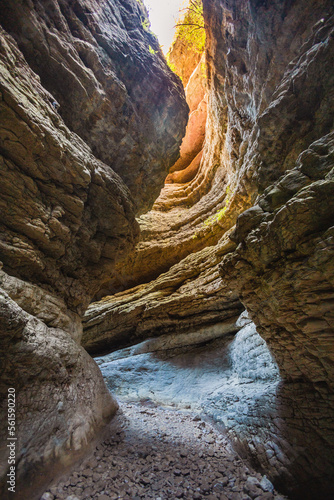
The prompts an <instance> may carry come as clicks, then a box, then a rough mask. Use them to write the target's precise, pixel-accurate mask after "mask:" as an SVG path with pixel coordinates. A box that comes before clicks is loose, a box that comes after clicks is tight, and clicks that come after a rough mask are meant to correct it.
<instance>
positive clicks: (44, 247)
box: [0, 0, 187, 500]
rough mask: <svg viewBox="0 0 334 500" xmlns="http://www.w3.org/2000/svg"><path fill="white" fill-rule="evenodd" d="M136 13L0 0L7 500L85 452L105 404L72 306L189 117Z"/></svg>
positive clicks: (100, 276)
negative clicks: (11, 407)
mask: <svg viewBox="0 0 334 500" xmlns="http://www.w3.org/2000/svg"><path fill="white" fill-rule="evenodd" d="M144 14H145V10H144V9H143V7H142V6H141V5H140V3H138V2H136V1H135V0H133V1H132V0H128V1H126V2H123V1H122V2H118V1H115V2H112V1H105V2H98V3H94V2H89V1H86V2H84V1H81V2H65V1H60V2H56V1H55V2H48V3H47V4H46V3H45V2H38V1H36V2H32V1H28V2H25V1H24V2H23V1H22V2H20V1H18V2H15V3H8V2H1V9H0V23H1V24H2V25H3V27H4V28H5V29H6V30H7V31H9V32H10V34H9V33H8V32H6V31H5V30H4V29H3V28H2V27H1V28H0V38H1V40H0V68H1V69H0V72H1V79H0V91H1V93H0V99H1V100H0V104H1V107H0V116H1V121H0V154H1V156H0V165H1V199H0V210H1V223H0V232H1V237H0V260H1V270H0V287H1V315H0V317H1V326H0V330H1V338H2V340H1V347H0V357H1V386H0V394H1V443H2V445H1V446H2V448H1V456H0V457H1V461H0V476H1V493H0V496H1V498H4V499H5V498H7V497H10V495H11V494H12V493H11V492H9V491H8V484H7V483H6V481H7V479H8V478H7V476H6V474H7V472H8V467H9V464H8V460H7V459H8V449H7V447H6V443H7V437H8V429H7V420H8V419H7V391H8V388H10V387H12V388H14V389H15V391H16V428H15V437H16V438H17V441H16V444H15V445H16V450H15V451H16V453H15V455H16V462H15V476H16V493H15V498H18V499H21V498H22V499H24V500H25V499H27V498H31V499H33V498H36V497H38V494H39V493H40V492H41V491H43V489H45V486H46V485H47V484H48V482H49V481H50V480H52V479H54V478H55V477H57V475H59V474H61V473H63V472H64V470H67V469H68V468H69V467H71V466H72V465H73V462H74V461H75V460H77V459H79V458H80V457H82V456H83V455H84V454H85V453H87V449H89V447H90V446H91V444H92V443H94V441H96V440H97V439H98V438H99V437H100V435H101V433H102V431H103V429H104V428H105V426H106V424H107V423H108V422H109V421H110V419H111V418H112V416H113V415H114V414H115V411H116V409H117V403H116V402H115V400H114V399H113V398H112V396H111V395H110V393H109V392H108V390H107V389H106V386H105V384H104V382H103V379H102V376H101V373H100V371H99V369H98V367H97V366H96V363H95V362H94V360H93V359H92V358H90V356H89V355H88V354H87V352H86V351H85V350H84V349H83V348H82V347H81V346H80V342H81V336H82V323H81V317H82V314H83V312H84V311H85V309H86V307H87V305H88V303H89V302H90V300H91V297H92V296H93V295H94V294H96V293H97V291H98V290H99V288H100V287H101V285H102V284H103V282H104V281H105V280H107V279H110V275H112V273H113V272H114V269H115V265H116V262H117V260H118V259H119V258H120V256H122V258H123V257H124V255H126V254H127V253H128V252H129V251H130V250H131V249H132V248H133V247H134V245H135V243H136V241H137V240H138V236H139V228H138V224H137V222H136V220H135V213H136V212H138V211H140V210H143V209H144V208H145V207H146V208H147V207H148V206H150V204H151V203H152V201H153V200H154V198H155V196H156V194H154V192H156V193H158V192H159V189H160V186H159V184H161V182H162V180H163V178H164V176H165V175H166V171H167V169H168V167H169V165H170V164H171V163H173V162H174V161H175V160H176V158H177V153H178V148H179V145H180V142H181V138H182V135H183V132H184V127H185V121H186V115H187V105H186V103H185V100H184V97H183V90H182V87H181V84H180V82H179V80H178V79H177V78H176V77H175V76H174V75H173V74H172V73H171V72H170V70H169V69H168V67H167V65H166V63H165V62H164V60H163V58H162V55H161V53H160V52H159V50H158V49H157V50H155V49H152V47H151V50H150V43H151V44H152V46H153V47H156V45H157V41H156V40H155V38H154V37H153V35H151V34H150V33H148V32H147V26H146V24H145V25H144V20H145V19H146V18H145V16H144ZM12 35H13V36H12ZM14 38H15V39H14ZM15 40H16V41H15ZM124 61H125V62H124ZM142 120H143V121H142ZM143 123H145V127H144V126H143ZM153 129H154V130H153ZM147 134H148V135H147ZM165 134H167V136H166V139H167V140H166V142H164V143H162V142H161V141H160V139H159V137H161V136H162V135H163V136H164V137H165ZM169 134H170V135H169ZM168 135H169V138H168ZM107 153H108V154H109V156H108V154H107ZM144 165H146V166H147V168H148V170H146V167H144ZM135 167H136V168H135ZM114 169H115V170H118V171H119V172H120V173H121V175H118V173H116V172H115V171H114ZM149 172H151V174H152V175H151V177H150V181H149V182H148V181H147V180H145V179H147V176H148V175H149ZM122 177H123V178H122ZM127 185H128V186H127ZM142 186H143V187H145V186H147V187H149V189H148V190H147V191H145V190H144V188H143V187H142ZM140 193H141V194H140Z"/></svg>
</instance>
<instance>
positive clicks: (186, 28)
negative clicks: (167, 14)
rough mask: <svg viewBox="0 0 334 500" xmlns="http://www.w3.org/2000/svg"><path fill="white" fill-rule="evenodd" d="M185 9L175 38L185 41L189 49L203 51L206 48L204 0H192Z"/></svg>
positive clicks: (177, 26)
mask: <svg viewBox="0 0 334 500" xmlns="http://www.w3.org/2000/svg"><path fill="white" fill-rule="evenodd" d="M184 10H185V15H184V17H183V18H182V19H181V20H180V22H179V23H178V24H177V25H176V28H177V29H176V33H175V38H176V39H177V38H178V39H180V40H181V41H183V42H184V43H185V44H186V45H187V47H188V48H189V49H191V50H194V51H195V52H199V53H202V52H203V50H204V48H205V28H204V18H203V4H202V0H190V1H189V5H188V7H186V8H185V9H184Z"/></svg>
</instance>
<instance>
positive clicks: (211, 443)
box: [41, 403, 286, 500]
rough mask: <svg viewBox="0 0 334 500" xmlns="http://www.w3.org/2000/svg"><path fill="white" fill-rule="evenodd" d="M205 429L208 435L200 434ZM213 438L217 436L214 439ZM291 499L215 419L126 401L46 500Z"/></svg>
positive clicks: (47, 495)
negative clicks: (90, 450)
mask: <svg viewBox="0 0 334 500" xmlns="http://www.w3.org/2000/svg"><path fill="white" fill-rule="evenodd" d="M199 431H200V434H199ZM208 438H210V439H208ZM142 498H144V499H146V498H152V499H154V500H170V499H176V498H185V499H191V500H192V499H197V500H200V499H202V498H203V499H204V498H205V499H207V500H216V499H217V500H250V499H255V500H265V499H266V500H284V499H285V498H286V497H284V496H282V495H280V494H278V493H277V492H276V491H275V490H274V487H273V485H272V484H271V482H270V481H269V479H268V478H267V477H266V476H262V475H261V474H259V473H257V472H255V471H254V470H252V469H250V468H249V466H247V465H246V463H244V462H243V461H242V459H241V458H240V457H239V456H238V455H237V454H236V453H235V452H234V451H233V449H232V446H231V443H230V441H229V440H228V439H227V437H226V436H225V435H223V434H222V433H221V432H219V430H218V429H217V428H215V427H214V426H213V425H212V424H211V423H210V422H208V421H206V422H204V421H203V420H202V419H201V418H200V417H199V416H195V417H194V415H193V414H191V413H190V412H184V411H179V410H172V409H167V408H162V407H152V403H150V406H148V403H146V404H145V403H139V404H132V403H131V404H130V403H122V404H121V405H120V410H119V412H118V414H117V416H116V418H115V419H114V420H113V422H112V424H111V428H110V437H109V438H106V440H105V441H104V442H103V443H102V444H100V445H98V446H97V448H96V449H95V452H94V453H93V455H91V456H90V457H89V458H88V459H86V460H85V462H84V463H82V464H81V465H79V466H77V467H76V468H75V469H74V470H73V472H72V474H71V476H69V477H68V478H66V479H64V478H63V479H62V480H61V481H60V482H58V483H57V484H54V485H53V486H52V487H51V488H50V489H49V491H47V492H45V493H44V495H43V496H42V497H41V500H85V499H89V500H107V499H108V500H116V499H124V500H125V499H129V500H130V499H132V500H139V499H142Z"/></svg>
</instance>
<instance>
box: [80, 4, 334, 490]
mask: <svg viewBox="0 0 334 500" xmlns="http://www.w3.org/2000/svg"><path fill="white" fill-rule="evenodd" d="M203 4H204V16H205V25H206V28H207V51H206V61H207V96H208V97H207V101H208V109H207V112H208V114H207V122H206V139H205V144H204V149H203V155H202V158H201V161H200V166H199V168H198V170H197V172H196V175H195V177H194V178H193V179H192V180H190V181H189V182H185V183H183V184H174V183H173V184H167V185H166V186H165V188H164V190H163V191H162V193H161V195H160V197H159V200H158V202H157V204H156V205H155V207H154V210H152V211H150V212H148V213H147V214H144V215H142V216H141V217H140V220H139V224H140V227H141V229H142V237H141V241H140V242H139V243H138V244H137V247H136V252H135V253H132V254H130V255H129V257H128V259H127V260H126V261H124V262H126V265H125V266H123V267H122V266H121V265H118V273H119V274H118V276H117V277H115V278H114V279H113V281H112V283H111V286H110V288H109V290H108V291H109V293H115V292H119V293H117V294H116V295H115V296H112V297H109V298H105V299H104V300H103V301H101V302H99V303H95V304H92V305H91V306H90V308H89V310H88V312H87V317H86V320H85V328H84V329H85V332H84V339H85V340H84V342H85V343H87V348H88V349H91V350H92V352H100V353H101V352H103V346H106V348H107V349H110V350H116V349H117V343H118V342H119V341H121V343H122V345H123V346H126V345H129V344H131V343H134V342H136V341H142V340H144V339H145V337H146V338H147V337H150V336H158V335H163V336H164V335H166V334H168V333H170V332H169V331H168V328H169V325H171V329H172V331H173V332H174V333H175V334H177V332H180V333H181V334H182V335H184V334H194V332H200V335H202V334H203V331H209V329H210V328H214V325H216V324H220V326H221V324H222V323H225V322H226V323H225V324H227V323H228V322H229V321H232V322H234V325H236V323H235V321H236V318H237V313H236V311H234V314H233V315H232V314H231V315H230V316H224V313H223V312H222V310H223V307H224V306H222V305H223V304H224V303H225V308H226V309H230V310H231V311H232V308H231V304H232V302H233V304H234V305H235V306H237V304H239V305H238V306H237V307H239V308H240V309H239V311H240V310H241V307H242V306H241V304H240V303H239V302H238V300H240V301H241V302H242V303H243V304H244V305H245V306H246V307H247V310H248V311H249V313H250V316H251V318H252V320H253V321H254V323H255V324H256V327H257V329H258V332H259V333H260V334H261V335H262V336H263V338H264V339H265V340H266V341H267V344H268V347H269V349H270V351H271V353H272V354H273V355H274V357H275V360H276V362H277V366H278V368H279V371H280V374H281V377H282V380H281V381H280V383H279V384H278V385H277V386H276V387H275V396H274V397H273V399H272V406H271V410H270V411H271V417H270V421H271V423H272V425H268V426H266V425H264V421H263V420H262V419H261V418H260V417H259V416H257V417H255V418H254V420H252V422H251V420H249V421H248V424H247V425H243V424H242V425H241V421H240V422H238V420H237V418H235V419H233V418H231V419H229V418H228V419H227V420H226V423H225V425H226V428H227V429H228V432H230V433H231V434H232V435H233V436H234V439H235V441H234V443H235V446H237V447H238V448H239V449H240V450H241V451H242V453H243V454H244V455H245V456H248V457H250V458H251V459H252V460H253V461H254V463H256V464H257V466H258V467H259V468H261V469H262V470H263V471H265V472H266V473H267V474H268V475H269V476H270V478H271V479H272V480H273V481H274V483H275V485H276V486H277V487H278V488H280V489H281V490H282V491H284V492H287V493H288V495H290V496H291V497H292V498H302V499H307V498H309V499H315V498H319V497H321V498H331V497H332V496H333V495H334V492H333V482H332V477H333V475H334V472H333V471H334V467H333V456H334V453H333V421H334V418H333V417H334V414H333V391H332V384H333V347H332V336H333V264H332V263H333V252H332V248H333V241H332V239H333V229H332V225H333V220H334V211H333V174H332V168H333V137H332V130H333V116H334V113H333V111H334V109H333V102H334V101H333V83H334V76H333V68H334V65H333V62H334V61H333V53H334V51H333V17H332V16H333V8H334V7H333V3H332V2H331V1H326V0H324V1H311V2H306V1H304V0H296V1H294V2H279V1H275V2H266V1H255V0H248V1H247V0H233V1H227V0H226V1H224V0H220V1H212V0H204V2H203ZM171 199H174V200H175V204H174V205H173V204H172V203H170V204H169V202H170V200H171ZM164 208H165V209H166V210H165V211H164ZM238 217H239V218H238ZM235 224H236V226H235ZM133 286H134V287H135V288H133V289H130V288H131V287H133ZM230 299H231V301H232V302H229V300H230ZM227 304H228V307H226V306H227ZM183 311H184V312H183ZM131 318H132V319H131ZM133 319H135V321H137V323H136V324H135V325H134V322H133V321H132V320H133ZM221 319H223V321H222V322H221ZM116 323H117V326H115V324H116ZM119 325H121V326H120V328H119ZM131 325H132V327H131ZM122 331H123V335H122ZM99 335H100V337H99ZM195 337H196V335H195V336H194V338H195ZM117 339H118V340H117ZM243 342H245V343H247V342H246V340H245V339H244V340H243V341H242V343H243ZM239 352H240V353H241V354H240V357H241V356H244V355H243V354H242V350H240V351H239ZM242 363H243V361H242V360H240V364H242ZM253 382H254V381H253ZM253 382H252V383H253ZM235 391H237V388H235ZM237 406H238V405H237V404H236V407H237ZM226 408H227V407H226V405H225V406H222V407H220V408H219V410H217V414H218V413H220V412H221V414H222V413H223V412H224V411H226ZM236 413H237V410H236ZM249 415H250V418H251V414H249ZM256 418H258V422H256ZM245 421H247V420H245ZM239 424H240V425H239ZM255 429H258V431H256V430H255ZM257 434H258V435H259V436H260V437H259V438H258V439H257V437H256V435H257ZM265 443H267V444H266V445H265Z"/></svg>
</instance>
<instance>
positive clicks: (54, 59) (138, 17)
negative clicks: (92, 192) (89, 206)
mask: <svg viewBox="0 0 334 500" xmlns="http://www.w3.org/2000/svg"><path fill="white" fill-rule="evenodd" d="M0 5H1V9H0V23H1V24H2V26H3V27H4V28H5V29H6V30H7V31H8V32H10V33H11V34H12V35H13V36H14V37H15V39H16V41H17V42H18V44H19V47H20V49H21V51H22V52H23V54H24V56H25V58H26V59H27V61H28V63H29V65H30V66H31V67H32V69H33V70H34V71H35V72H36V73H37V74H38V75H39V76H40V78H41V82H42V85H43V86H44V87H45V88H46V89H48V90H49V91H50V92H51V93H52V96H53V101H56V102H57V103H58V104H59V108H58V113H59V114H60V115H61V117H62V118H63V119H64V122H65V123H66V125H67V126H68V127H69V128H70V129H71V130H73V131H74V132H76V133H77V134H78V135H79V136H80V137H81V138H83V139H84V141H85V142H86V143H87V144H88V145H89V146H90V147H91V148H92V151H93V153H94V155H95V156H96V157H97V158H99V159H100V160H102V161H103V162H104V163H106V164H107V165H109V166H110V167H111V168H112V169H113V170H114V171H115V172H117V173H118V174H119V175H120V176H121V177H122V179H123V180H124V182H125V184H126V185H127V186H128V187H129V189H130V191H131V193H132V195H133V197H134V199H135V201H136V206H137V211H138V210H139V211H141V212H143V211H146V210H148V209H149V208H150V206H151V205H152V203H153V201H154V200H155V199H156V197H157V196H158V194H159V191H160V189H161V187H162V185H163V181H164V178H165V176H166V174H167V172H168V169H169V167H170V166H171V165H172V164H173V163H174V162H175V160H176V159H177V156H178V149H179V142H180V140H181V139H182V136H183V131H184V127H185V125H186V121H187V106H186V104H185V102H184V97H183V96H184V93H183V88H182V85H181V82H180V80H179V79H178V78H177V77H176V76H175V75H174V74H173V73H172V72H171V71H170V70H169V68H168V67H167V65H166V62H165V60H164V57H163V55H162V52H161V50H160V48H159V42H158V40H157V39H156V38H155V36H154V35H153V34H151V32H150V30H149V27H148V21H147V13H146V10H145V7H144V6H143V4H142V2H138V1H136V0H126V1H122V2H120V1H116V0H103V1H97V0H76V1H74V2H69V1H67V0H60V1H56V0H52V1H48V2H47V4H46V3H45V2H43V1H40V0H31V1H29V2H26V1H24V0H20V1H15V2H6V1H5V0H3V1H1V3H0ZM149 49H151V50H149Z"/></svg>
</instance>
